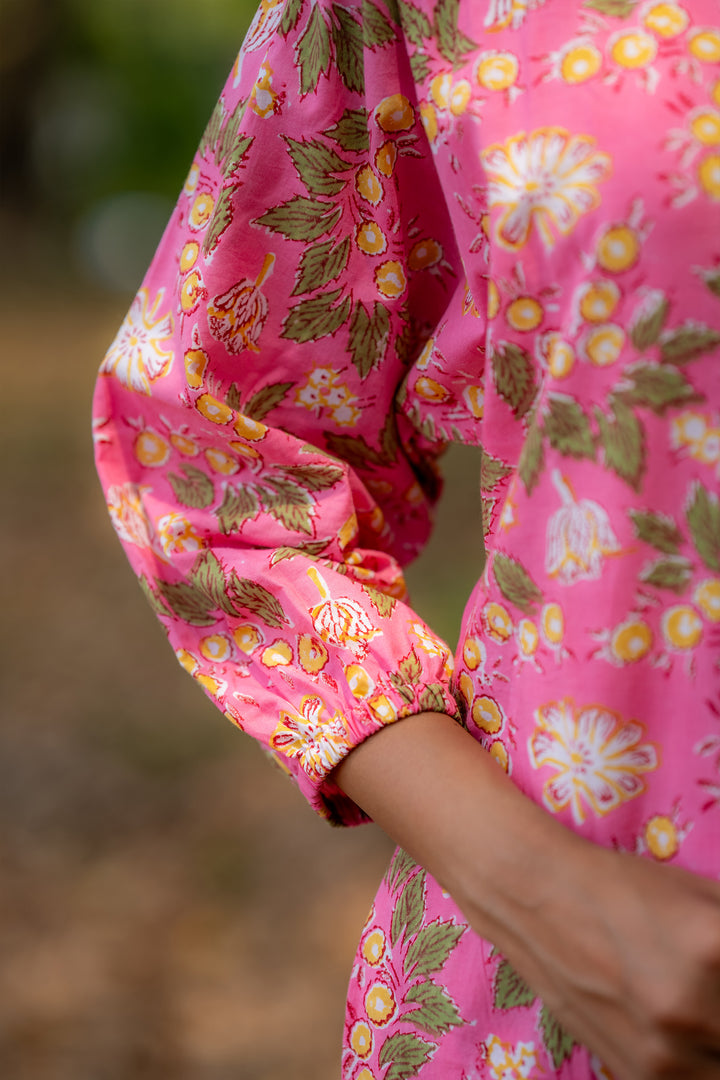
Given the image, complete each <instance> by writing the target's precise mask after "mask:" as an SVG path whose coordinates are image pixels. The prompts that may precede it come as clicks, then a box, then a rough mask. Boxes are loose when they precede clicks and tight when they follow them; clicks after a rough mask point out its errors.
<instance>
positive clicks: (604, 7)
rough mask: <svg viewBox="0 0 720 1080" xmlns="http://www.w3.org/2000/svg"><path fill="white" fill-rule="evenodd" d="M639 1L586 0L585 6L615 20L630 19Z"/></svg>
mask: <svg viewBox="0 0 720 1080" xmlns="http://www.w3.org/2000/svg"><path fill="white" fill-rule="evenodd" d="M637 2H638V0H585V4H584V6H585V7H587V8H592V9H593V11H599V12H601V13H602V14H603V15H610V16H611V17H612V18H615V19H627V18H629V17H630V16H631V15H632V13H633V11H634V9H635V6H636V4H637Z"/></svg>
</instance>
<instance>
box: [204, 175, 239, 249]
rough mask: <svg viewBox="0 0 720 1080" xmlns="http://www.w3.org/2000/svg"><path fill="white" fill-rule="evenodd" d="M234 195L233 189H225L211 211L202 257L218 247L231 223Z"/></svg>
mask: <svg viewBox="0 0 720 1080" xmlns="http://www.w3.org/2000/svg"><path fill="white" fill-rule="evenodd" d="M234 194H235V188H234V187H225V188H223V189H222V191H221V192H220V195H219V196H218V200H217V202H216V203H215V207H214V209H213V214H212V218H211V219H210V224H209V225H208V227H207V230H206V232H205V235H204V237H203V242H202V251H203V255H205V256H206V257H207V256H208V255H210V254H211V252H213V251H214V250H215V248H216V247H217V246H218V244H219V242H220V237H221V236H222V234H223V233H224V232H225V230H226V229H227V227H228V225H229V224H230V222H231V221H232V215H233V210H232V198H233V195H234Z"/></svg>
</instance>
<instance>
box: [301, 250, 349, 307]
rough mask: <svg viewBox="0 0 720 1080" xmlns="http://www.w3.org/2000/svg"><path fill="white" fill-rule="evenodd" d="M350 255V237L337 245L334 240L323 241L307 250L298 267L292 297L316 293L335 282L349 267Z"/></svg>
mask: <svg viewBox="0 0 720 1080" xmlns="http://www.w3.org/2000/svg"><path fill="white" fill-rule="evenodd" d="M349 255H350V237H349V236H346V237H344V239H342V240H339V241H338V243H337V244H333V242H332V240H322V241H321V242H320V243H319V244H314V245H313V246H312V247H309V248H305V250H304V251H303V253H302V257H301V259H300V265H299V266H298V278H297V282H296V283H295V288H294V289H293V291H292V292H291V293H290V295H291V296H298V295H299V294H300V293H309V292H315V290H316V289H321V288H322V287H323V285H327V284H328V283H329V282H331V281H334V280H335V278H337V277H339V276H340V274H342V272H343V270H344V269H345V267H346V266H347V261H348V257H349Z"/></svg>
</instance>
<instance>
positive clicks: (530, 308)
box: [505, 296, 545, 333]
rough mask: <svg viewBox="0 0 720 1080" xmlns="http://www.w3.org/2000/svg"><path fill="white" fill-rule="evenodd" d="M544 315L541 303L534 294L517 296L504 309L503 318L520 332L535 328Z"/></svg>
mask: <svg viewBox="0 0 720 1080" xmlns="http://www.w3.org/2000/svg"><path fill="white" fill-rule="evenodd" d="M544 315H545V311H544V310H543V306H542V304H541V303H540V301H539V300H536V299H535V297H534V296H518V297H516V299H515V300H513V301H512V302H511V303H510V304H508V306H507V308H506V309H505V318H506V319H507V321H508V323H509V325H510V326H512V328H513V330H518V331H520V332H521V333H529V332H530V331H531V330H537V328H538V326H539V325H540V323H541V322H542V321H543V317H544Z"/></svg>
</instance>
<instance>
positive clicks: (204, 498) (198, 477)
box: [168, 465, 215, 510]
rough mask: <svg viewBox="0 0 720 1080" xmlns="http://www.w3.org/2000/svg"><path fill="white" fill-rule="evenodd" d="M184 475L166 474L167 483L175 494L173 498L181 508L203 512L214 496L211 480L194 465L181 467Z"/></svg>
mask: <svg viewBox="0 0 720 1080" xmlns="http://www.w3.org/2000/svg"><path fill="white" fill-rule="evenodd" d="M180 468H181V470H182V471H183V472H184V473H185V475H184V476H180V475H179V473H172V472H171V473H168V482H169V484H170V487H171V488H172V489H173V491H174V492H175V498H176V499H177V501H178V502H179V503H181V504H182V505H183V506H191V507H193V508H194V509H196V510H203V509H204V508H205V507H206V506H209V505H210V503H211V502H212V501H213V498H214V496H215V487H214V485H213V482H212V480H211V479H210V477H209V476H207V475H206V474H205V473H204V472H203V471H202V469H198V468H196V466H195V465H181V466H180Z"/></svg>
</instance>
